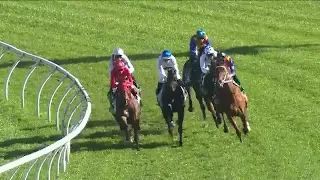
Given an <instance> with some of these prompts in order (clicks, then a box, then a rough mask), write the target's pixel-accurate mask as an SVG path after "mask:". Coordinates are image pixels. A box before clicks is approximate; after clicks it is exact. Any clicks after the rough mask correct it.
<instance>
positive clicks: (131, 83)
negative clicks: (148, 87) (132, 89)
mask: <svg viewBox="0 0 320 180" xmlns="http://www.w3.org/2000/svg"><path fill="white" fill-rule="evenodd" d="M124 73H125V75H126V76H127V77H128V82H129V84H130V85H133V79H132V76H131V73H130V71H129V69H127V68H125V69H124Z"/></svg>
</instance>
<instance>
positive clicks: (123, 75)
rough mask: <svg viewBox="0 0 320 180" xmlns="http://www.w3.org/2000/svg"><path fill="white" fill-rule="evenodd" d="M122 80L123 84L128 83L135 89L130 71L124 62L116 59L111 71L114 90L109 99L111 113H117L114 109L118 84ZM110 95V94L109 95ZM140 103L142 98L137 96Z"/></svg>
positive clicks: (112, 88) (111, 82)
mask: <svg viewBox="0 0 320 180" xmlns="http://www.w3.org/2000/svg"><path fill="white" fill-rule="evenodd" d="M118 80H120V81H121V82H124V83H127V84H128V86H129V87H131V88H135V86H134V85H133V78H132V76H131V73H130V70H129V69H128V68H127V67H126V66H125V64H124V63H123V61H122V60H121V59H116V60H115V61H114V68H113V70H112V71H111V79H110V87H111V90H112V94H111V97H109V100H110V111H111V112H113V113H115V108H114V97H115V93H116V90H117V83H119V82H117V81H118ZM108 94H110V93H108ZM135 97H136V99H137V100H138V102H139V101H140V100H139V99H140V97H139V95H138V94H136V95H135Z"/></svg>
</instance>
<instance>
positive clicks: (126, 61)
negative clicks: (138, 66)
mask: <svg viewBox="0 0 320 180" xmlns="http://www.w3.org/2000/svg"><path fill="white" fill-rule="evenodd" d="M122 58H123V60H124V61H125V62H124V63H125V64H126V65H127V67H128V69H129V72H130V73H131V74H132V73H133V71H134V67H133V65H132V64H131V62H130V60H129V58H128V56H126V55H123V57H122Z"/></svg>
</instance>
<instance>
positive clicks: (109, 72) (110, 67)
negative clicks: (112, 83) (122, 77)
mask: <svg viewBox="0 0 320 180" xmlns="http://www.w3.org/2000/svg"><path fill="white" fill-rule="evenodd" d="M112 69H113V59H112V57H111V58H110V60H109V66H108V74H109V76H111V71H112Z"/></svg>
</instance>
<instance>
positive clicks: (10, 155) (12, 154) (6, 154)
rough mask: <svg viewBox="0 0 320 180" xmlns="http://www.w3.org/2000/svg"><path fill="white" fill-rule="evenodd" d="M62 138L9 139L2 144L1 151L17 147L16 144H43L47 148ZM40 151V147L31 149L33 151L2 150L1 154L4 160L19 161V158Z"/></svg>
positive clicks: (58, 136) (0, 144)
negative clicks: (13, 146)
mask: <svg viewBox="0 0 320 180" xmlns="http://www.w3.org/2000/svg"><path fill="white" fill-rule="evenodd" d="M61 138H62V136H61V135H53V136H48V137H43V136H34V137H28V138H15V139H9V140H5V141H2V142H0V147H1V149H3V148H9V146H12V145H16V144H23V145H26V144H43V145H45V146H47V145H50V144H52V143H54V142H55V141H58V140H59V139H61ZM49 142H50V143H49ZM39 149H40V146H39V147H36V148H31V149H15V150H0V154H1V156H2V157H3V158H4V159H14V158H16V159H17V158H19V157H22V156H25V155H28V154H30V153H33V152H36V151H37V150H39Z"/></svg>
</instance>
